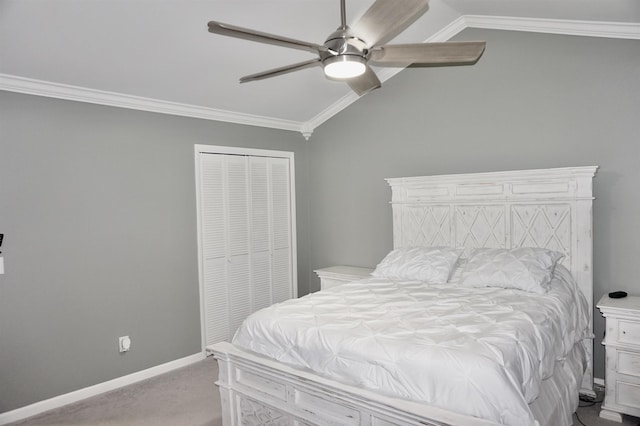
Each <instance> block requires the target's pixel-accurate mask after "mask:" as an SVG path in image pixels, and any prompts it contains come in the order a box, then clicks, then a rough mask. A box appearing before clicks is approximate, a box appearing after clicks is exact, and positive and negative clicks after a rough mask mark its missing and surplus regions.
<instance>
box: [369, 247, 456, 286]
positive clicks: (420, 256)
mask: <svg viewBox="0 0 640 426" xmlns="http://www.w3.org/2000/svg"><path fill="white" fill-rule="evenodd" d="M460 254H462V250H456V249H453V248H450V247H401V248H397V249H395V250H392V251H391V252H389V254H387V255H386V256H385V258H384V259H382V261H381V262H380V263H379V264H378V266H376V269H375V271H373V273H372V274H371V275H373V276H374V277H378V278H387V279H390V280H408V281H423V282H428V283H446V282H447V280H448V279H449V274H450V273H451V270H452V269H453V265H455V264H456V261H457V260H458V257H460Z"/></svg>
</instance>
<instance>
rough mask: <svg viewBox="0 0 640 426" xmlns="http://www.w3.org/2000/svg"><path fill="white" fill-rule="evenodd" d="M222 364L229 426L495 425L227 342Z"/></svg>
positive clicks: (220, 350) (219, 355) (213, 349)
mask: <svg viewBox="0 0 640 426" xmlns="http://www.w3.org/2000/svg"><path fill="white" fill-rule="evenodd" d="M207 351H208V352H209V353H212V354H213V355H214V356H215V358H216V359H217V360H218V366H219V370H220V374H219V377H218V381H217V382H216V384H217V385H218V386H219V388H220V396H221V401H222V421H223V425H224V426H236V425H238V426H239V425H243V426H245V425H246V426H254V425H255V426H258V425H278V426H280V425H282V426H284V425H286V426H307V425H359V426H404V425H432V426H441V425H451V424H455V425H467V426H476V425H477V426H480V425H484V426H486V425H495V423H492V422H489V421H486V420H481V419H477V418H474V417H469V416H464V415H461V414H456V413H452V412H449V411H446V410H442V409H439V408H436V407H431V406H428V405H425V404H420V403H416V402H411V401H405V400H401V399H397V398H390V397H386V396H384V395H378V394H376V393H375V392H372V391H367V390H364V389H360V388H357V387H355V386H349V385H344V384H341V383H338V382H335V381H332V380H329V379H326V378H323V377H321V376H318V375H316V374H313V373H311V372H309V371H305V370H300V369H295V368H293V367H289V366H288V365H284V364H281V363H278V362H276V361H273V360H271V359H269V358H266V357H262V356H259V355H257V354H254V353H250V352H247V351H243V350H241V349H239V348H237V347H235V346H233V345H232V344H230V343H227V342H222V343H218V344H215V345H211V346H208V347H207Z"/></svg>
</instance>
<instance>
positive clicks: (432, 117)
mask: <svg viewBox="0 0 640 426" xmlns="http://www.w3.org/2000/svg"><path fill="white" fill-rule="evenodd" d="M457 38H458V39H461V40H462V39H465V40H487V50H486V52H485V54H484V56H483V58H482V59H481V60H480V62H479V63H478V64H477V65H475V66H473V67H456V68H430V69H425V68H423V69H408V70H405V71H404V72H402V73H401V74H399V75H397V76H396V77H394V78H392V79H391V80H389V81H387V82H386V83H385V84H384V86H383V87H382V89H380V90H378V91H375V92H373V93H371V94H369V95H367V97H366V98H364V99H362V100H360V101H358V102H357V103H355V104H353V105H352V106H351V107H350V108H348V109H347V110H345V111H343V112H342V113H341V114H339V115H337V116H335V117H333V118H332V119H331V120H330V121H329V122H327V123H325V124H324V125H323V126H321V127H320V128H318V129H316V131H315V133H314V135H313V137H312V139H311V143H310V153H309V157H310V158H311V159H312V161H311V170H310V172H311V175H310V188H309V189H310V192H311V194H312V196H311V198H310V203H311V205H310V213H311V220H310V223H311V235H310V237H311V241H312V242H313V244H312V245H311V253H310V266H311V268H312V269H313V268H319V267H326V266H329V265H336V264H347V265H356V266H375V265H376V264H377V263H378V262H379V261H380V259H381V258H382V257H383V256H384V255H385V254H386V253H387V252H388V251H389V250H390V249H391V247H392V233H391V208H390V206H389V204H388V203H389V200H390V195H391V191H390V190H389V187H388V185H387V183H386V182H385V181H384V180H383V179H384V178H386V177H401V176H420V175H430V174H446V173H464V172H483V171H498V170H518V169H535V168H546V167H563V166H583V165H599V166H600V170H599V172H598V174H597V175H596V179H595V189H594V190H595V196H596V197H597V199H596V200H595V204H594V239H595V243H594V274H595V293H594V297H595V299H596V300H598V299H599V298H600V297H601V296H602V295H603V294H605V293H607V292H609V291H611V290H617V289H622V290H626V291H628V292H630V293H635V294H638V295H640V283H639V282H638V277H637V271H636V268H635V264H636V262H637V260H636V258H637V256H638V254H639V253H640V197H638V183H639V182H640V167H639V164H640V142H639V140H638V137H639V135H640V41H637V40H635V41H633V40H614V39H598V38H588V37H571V36H558V35H544V34H531V33H520V32H500V31H490V30H466V31H465V32H463V33H462V34H460V36H458V37H457ZM310 277H312V278H311V279H312V281H311V287H312V289H318V288H319V282H318V280H317V278H316V277H314V276H313V274H310ZM594 318H595V334H596V340H595V341H596V343H595V375H596V377H600V378H602V377H604V353H603V350H602V346H601V345H600V341H601V339H602V336H603V331H604V321H603V320H602V317H601V316H600V314H599V312H596V313H595V317H594Z"/></svg>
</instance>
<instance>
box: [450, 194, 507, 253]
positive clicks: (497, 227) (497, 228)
mask: <svg viewBox="0 0 640 426" xmlns="http://www.w3.org/2000/svg"><path fill="white" fill-rule="evenodd" d="M455 222H456V229H455V233H456V239H455V241H456V244H455V246H456V247H458V248H464V249H465V252H464V254H463V255H464V256H465V257H466V256H469V255H470V254H471V251H472V250H473V249H475V248H479V247H494V248H502V247H506V246H507V233H506V221H505V214H504V206H503V205H497V206H492V205H486V206H484V205H468V206H466V205H465V206H455Z"/></svg>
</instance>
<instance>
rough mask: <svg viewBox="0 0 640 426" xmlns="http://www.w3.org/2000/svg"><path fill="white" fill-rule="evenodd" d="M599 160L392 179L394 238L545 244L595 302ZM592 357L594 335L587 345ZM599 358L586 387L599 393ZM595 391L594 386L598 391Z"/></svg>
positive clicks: (405, 242)
mask: <svg viewBox="0 0 640 426" xmlns="http://www.w3.org/2000/svg"><path fill="white" fill-rule="evenodd" d="M596 170H597V167H567V168H560V169H544V170H523V171H514V172H495V173H470V174H460V175H443V176H424V177H410V178H392V179H387V181H388V182H389V185H390V186H391V189H392V199H391V204H392V208H393V245H394V248H397V247H403V246H420V245H421V246H449V247H455V248H461V249H464V255H463V256H468V255H469V254H470V253H471V251H472V250H473V249H475V248H480V247H497V248H499V247H504V248H515V247H544V248H548V249H551V250H555V251H559V252H561V253H564V255H565V258H564V259H563V261H562V262H563V264H564V265H565V266H567V268H569V269H570V270H571V273H572V274H573V276H574V277H575V279H576V281H577V283H578V285H579V287H580V289H581V290H582V292H583V294H584V295H585V297H586V299H587V301H588V302H589V306H590V307H591V308H592V309H593V271H592V264H593V258H592V257H593V241H592V218H591V208H592V204H593V195H592V181H593V176H594V175H595V172H596ZM587 346H588V347H589V352H590V353H589V356H588V358H589V362H590V363H591V362H592V361H591V359H592V357H591V355H592V354H591V352H592V351H593V342H592V341H591V342H590V343H589V345H587ZM592 367H593V365H592V364H590V365H589V366H588V368H587V372H586V373H585V376H584V379H583V383H582V387H583V391H585V392H590V393H593V368H592ZM594 395H595V394H594Z"/></svg>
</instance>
